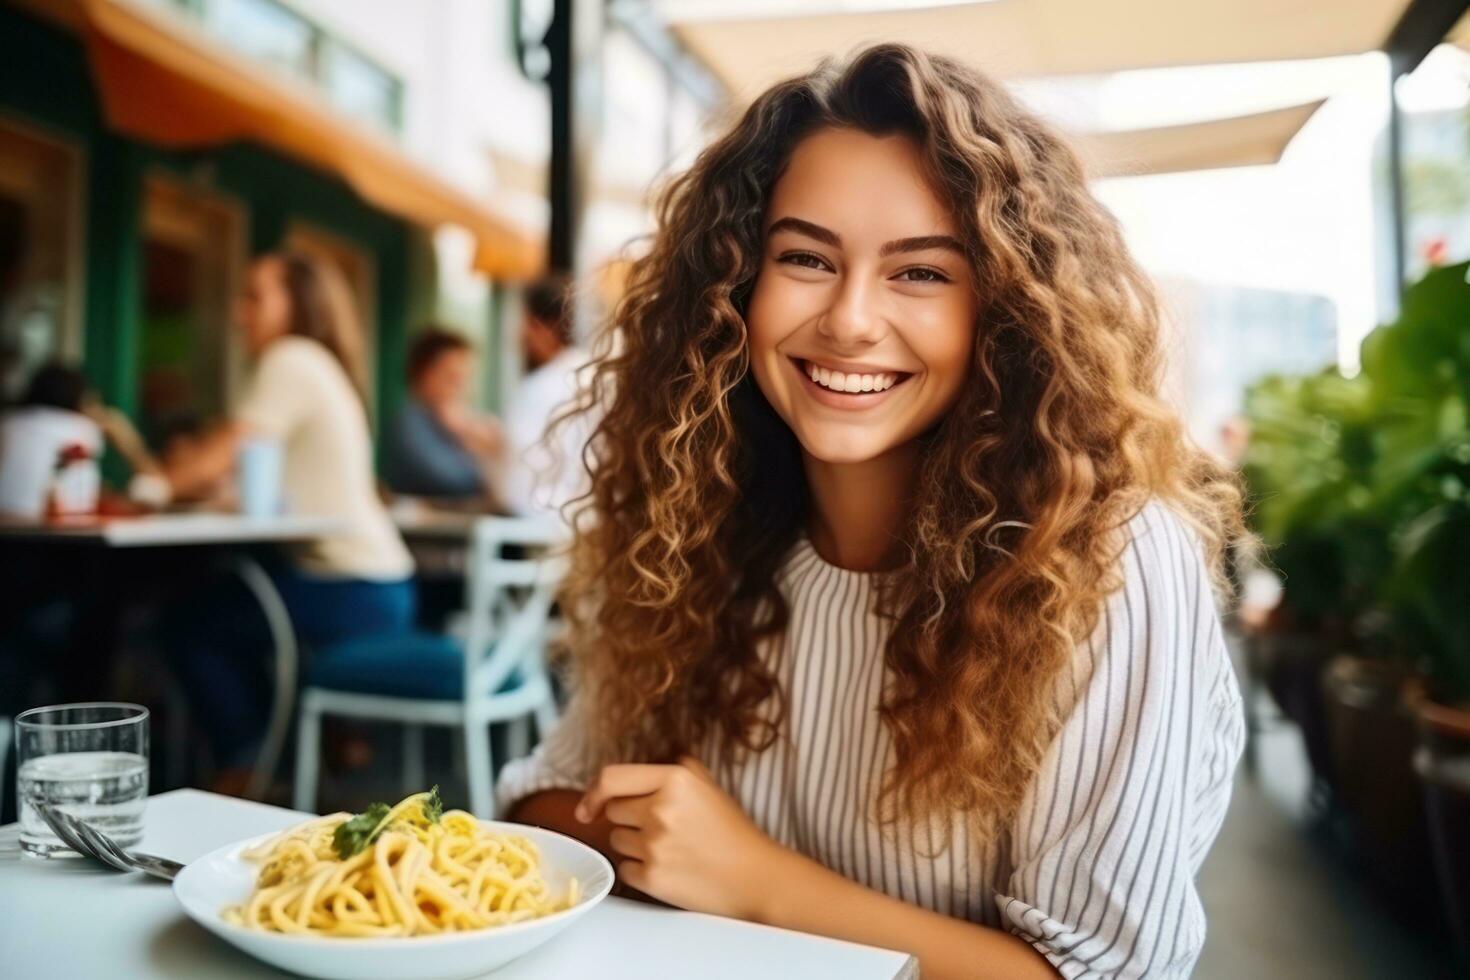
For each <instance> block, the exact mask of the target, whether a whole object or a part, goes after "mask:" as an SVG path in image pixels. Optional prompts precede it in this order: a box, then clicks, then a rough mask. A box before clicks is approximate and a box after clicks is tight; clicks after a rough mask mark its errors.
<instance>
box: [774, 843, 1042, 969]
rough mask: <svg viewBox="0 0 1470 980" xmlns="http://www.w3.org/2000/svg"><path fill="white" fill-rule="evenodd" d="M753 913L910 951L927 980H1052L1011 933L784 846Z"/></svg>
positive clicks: (784, 923)
mask: <svg viewBox="0 0 1470 980" xmlns="http://www.w3.org/2000/svg"><path fill="white" fill-rule="evenodd" d="M769 872H770V879H769V887H768V888H767V889H766V890H765V898H764V899H763V901H762V903H761V904H760V905H759V906H758V907H757V908H756V909H754V910H753V915H752V918H754V919H755V920H756V921H759V922H763V923H765V924H767V925H773V926H780V927H781V928H783V929H794V930H796V931H798V932H807V933H815V934H817V935H822V936H830V937H832V938H833V939H846V940H848V941H849V942H856V943H864V944H867V945H869V946H879V947H882V948H884V949H896V950H901V951H903V952H908V953H912V954H913V955H915V956H917V957H918V958H919V973H920V975H921V976H923V977H925V978H926V980H959V978H965V980H989V978H995V980H1002V978H1004V980H1028V978H1035V980H1055V978H1056V977H1057V976H1058V974H1057V972H1056V970H1055V969H1053V967H1052V965H1051V963H1050V962H1048V961H1047V959H1046V958H1045V957H1043V956H1042V955H1041V954H1040V953H1038V952H1037V951H1036V950H1035V949H1033V948H1032V947H1031V945H1030V944H1028V943H1026V942H1025V941H1024V940H1021V939H1019V938H1017V937H1015V936H1013V935H1011V934H1010V933H1007V932H1002V931H1001V930H999V929H991V928H988V927H986V926H981V925H976V924H974V923H971V922H964V921H962V920H960V919H954V918H951V917H949V916H947V915H941V914H940V913H938V912H931V911H929V910H928V909H921V908H919V907H918V906H916V905H910V904H909V903H907V902H904V901H901V900H899V899H896V898H893V897H891V896H888V895H885V894H883V893H882V892H877V891H874V890H873V889H871V888H866V887H864V886H862V885H860V884H858V883H857V882H855V881H852V880H850V879H848V878H844V877H843V876H842V875H840V874H838V873H837V872H835V871H832V870H830V869H829V868H827V867H824V866H823V865H821V864H819V863H817V862H816V861H813V860H811V859H810V858H807V857H804V856H802V855H800V854H797V853H796V852H795V851H791V850H786V849H782V850H781V852H780V855H779V856H778V857H777V858H776V859H775V862H774V864H773V865H772V866H771V867H770V868H769Z"/></svg>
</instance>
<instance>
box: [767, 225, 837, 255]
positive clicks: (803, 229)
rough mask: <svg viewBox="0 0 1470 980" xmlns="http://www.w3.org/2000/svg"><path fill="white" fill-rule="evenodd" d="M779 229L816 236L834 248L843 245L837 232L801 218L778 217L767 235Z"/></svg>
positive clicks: (768, 229)
mask: <svg viewBox="0 0 1470 980" xmlns="http://www.w3.org/2000/svg"><path fill="white" fill-rule="evenodd" d="M778 231H794V232H796V233H797V234H798V235H805V236H806V237H808V238H815V239H816V240H817V241H819V242H821V243H822V244H823V245H831V246H832V247H833V248H841V247H842V239H841V238H840V237H839V236H838V234H837V232H835V231H832V230H831V229H829V228H823V227H822V226H821V225H818V224H813V223H812V222H810V221H805V220H803V219H801V218H777V219H776V220H775V221H773V222H771V227H769V228H767V229H766V236H767V237H770V236H771V235H774V234H775V233H776V232H778Z"/></svg>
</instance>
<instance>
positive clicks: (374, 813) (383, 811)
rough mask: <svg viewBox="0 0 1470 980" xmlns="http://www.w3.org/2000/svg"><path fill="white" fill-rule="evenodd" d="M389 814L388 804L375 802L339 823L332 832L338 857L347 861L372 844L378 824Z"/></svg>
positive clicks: (333, 844) (333, 843)
mask: <svg viewBox="0 0 1470 980" xmlns="http://www.w3.org/2000/svg"><path fill="white" fill-rule="evenodd" d="M387 815H388V804H386V803H374V804H372V805H371V806H369V807H368V808H367V809H366V810H364V811H363V812H362V813H359V814H358V815H357V816H355V817H353V818H352V819H351V820H344V821H343V822H342V823H340V824H338V825H337V829H336V831H334V832H333V834H332V847H333V848H335V849H336V851H337V857H339V858H341V859H342V860H344V861H345V860H347V859H348V858H350V857H352V856H353V855H354V854H358V853H360V852H361V851H362V850H363V849H364V848H366V847H367V846H368V845H369V844H371V843H372V842H373V838H374V837H376V836H377V831H378V825H379V824H381V823H382V822H383V818H384V817H386V816H387Z"/></svg>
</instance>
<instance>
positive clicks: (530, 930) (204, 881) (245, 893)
mask: <svg viewBox="0 0 1470 980" xmlns="http://www.w3.org/2000/svg"><path fill="white" fill-rule="evenodd" d="M481 823H482V824H483V825H484V826H486V827H488V828H490V829H492V830H495V831H499V832H501V833H507V834H520V835H522V836H524V837H528V838H530V839H531V840H532V841H533V842H535V844H536V846H537V847H539V848H540V849H541V874H542V876H543V877H544V878H545V879H546V883H547V885H549V886H550V887H551V890H552V892H553V893H558V892H561V891H563V890H565V888H566V887H567V879H568V878H576V879H577V885H578V888H579V891H580V894H581V899H580V901H578V902H577V904H576V905H574V906H572V907H571V908H569V909H564V910H562V911H561V912H557V913H554V914H552V915H548V916H546V917H544V918H540V919H531V920H529V921H527V922H515V923H511V924H510V925H504V926H491V927H490V928H488V929H478V930H475V931H473V932H459V933H453V934H451V935H445V936H407V937H402V938H394V937H383V938H379V937H368V938H348V937H337V938H330V937H326V936H288V935H282V934H280V933H274V932H261V931H258V930H255V929H246V928H244V927H243V926H236V925H231V924H230V923H228V922H226V921H225V920H224V919H222V918H220V913H221V912H222V911H223V910H224V909H225V908H227V907H228V906H231V905H239V904H240V903H242V902H244V901H245V899H246V898H248V897H249V895H250V893H251V891H252V890H253V889H254V887H255V879H256V875H257V874H258V873H259V871H260V866H259V865H258V864H255V863H253V862H250V861H246V860H245V859H244V858H242V857H241V856H240V855H241V853H242V852H243V851H245V849H246V848H249V847H253V846H254V845H256V844H258V843H260V842H262V841H266V840H269V839H270V838H272V837H274V836H276V835H275V834H261V835H260V836H259V837H252V838H251V839H249V840H243V841H238V842H236V843H234V844H227V845H225V846H224V847H221V848H220V849H219V850H217V851H213V852H211V853H209V854H206V855H205V856H204V857H202V858H200V859H199V860H197V861H194V862H191V863H190V864H189V866H188V867H186V868H185V869H184V870H183V871H181V872H179V876H178V877H177V878H176V879H174V896H175V897H177V898H178V900H179V904H180V905H182V906H183V907H184V911H185V912H186V913H187V914H188V916H189V918H191V919H193V920H194V921H195V922H197V923H199V924H200V925H201V926H203V927H204V928H206V929H208V930H209V931H210V932H212V933H214V934H215V935H216V936H219V937H220V938H222V939H224V940H225V941H226V942H229V943H231V944H232V945H234V946H238V947H239V948H240V949H243V950H244V951H245V952H247V953H249V954H250V955H251V956H254V957H256V958H257V959H261V960H264V961H265V962H267V963H270V964H271V965H273V966H278V967H280V968H281V969H283V970H290V971H291V972H292V973H299V974H301V975H302V976H307V977H321V978H323V980H403V978H405V977H412V978H415V980H462V978H465V977H474V976H479V975H480V974H482V973H486V972H488V971H490V970H493V969H495V968H496V967H499V966H504V965H505V964H506V963H509V962H510V961H511V960H513V959H515V958H516V957H518V956H521V955H523V954H525V953H528V952H530V951H531V950H533V949H535V948H536V947H537V946H540V945H541V944H542V943H544V942H546V941H547V940H548V939H550V938H551V937H552V936H555V935H556V934H557V933H559V932H561V931H562V930H563V929H565V928H566V927H567V926H569V925H571V924H572V923H573V922H575V921H577V919H579V918H581V917H582V916H583V915H586V914H587V912H588V911H589V910H591V908H592V907H593V906H594V905H596V904H597V903H598V902H600V901H602V900H603V899H604V898H606V897H607V893H608V892H609V891H611V890H612V886H613V869H612V865H611V864H609V863H608V861H607V858H605V857H603V856H602V855H601V854H599V853H598V852H597V851H595V850H593V849H592V848H590V847H588V846H587V845H586V844H583V843H581V842H580V841H575V840H573V839H572V838H570V837H567V836H565V835H563V834H558V833H556V832H554V831H550V830H542V829H541V828H539V827H527V826H523V825H521V824H512V823H497V822H494V821H481Z"/></svg>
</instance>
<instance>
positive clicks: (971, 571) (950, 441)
mask: <svg viewBox="0 0 1470 980" xmlns="http://www.w3.org/2000/svg"><path fill="white" fill-rule="evenodd" d="M660 218H661V221H660V231H659V234H658V236H657V239H656V241H655V243H654V247H653V249H652V251H651V252H650V254H649V255H648V256H647V257H646V258H644V259H643V260H641V261H640V262H639V263H637V265H636V266H635V268H634V270H633V273H632V277H631V285H630V288H629V291H628V294H627V296H626V298H625V299H624V301H623V302H622V304H621V305H620V306H619V308H618V310H617V311H616V314H615V316H614V320H613V328H614V330H613V332H612V333H611V334H610V335H609V337H608V338H607V340H606V344H605V348H604V353H603V356H602V358H601V359H600V361H599V367H598V373H597V377H596V382H595V385H594V389H593V391H592V392H591V393H590V394H589V403H593V402H596V403H599V404H604V405H606V414H605V415H604V416H603V418H602V420H601V422H600V425H599V427H598V429H597V434H596V436H595V438H594V440H593V442H592V444H591V447H590V449H589V457H588V461H589V468H590V469H591V471H592V491H591V494H590V495H589V497H588V498H587V500H586V502H585V506H584V508H583V509H582V510H581V512H580V514H579V516H578V521H577V523H578V535H577V540H576V545H575V549H574V555H573V572H572V575H571V577H570V580H569V582H568V585H567V589H566V592H565V596H564V603H563V605H564V608H565V609H566V610H567V613H568V618H569V620H570V625H571V632H570V636H571V640H570V643H571V648H572V654H573V657H572V664H573V668H574V682H575V687H574V690H575V694H574V697H573V702H572V704H571V706H570V708H569V710H568V713H567V716H566V718H565V720H564V721H563V722H562V724H561V725H560V726H559V727H558V728H557V729H556V730H555V731H554V732H552V733H551V734H550V736H549V737H548V739H547V740H546V741H545V742H544V743H543V744H542V746H541V747H540V748H538V750H537V751H536V753H535V754H534V755H533V756H532V757H531V758H529V759H526V760H522V761H519V762H517V763H514V764H512V765H510V766H509V767H507V769H506V771H505V772H504V774H503V776H502V778H501V782H500V786H499V791H500V798H501V801H502V804H504V805H506V806H507V807H509V808H510V812H511V814H512V816H513V817H514V818H516V819H521V820H526V821H529V822H533V823H540V824H543V825H545V826H549V827H552V828H555V829H558V830H563V831H565V832H568V833H571V834H574V835H576V836H579V837H582V838H583V839H586V840H589V841H591V842H593V843H595V844H597V845H598V846H601V847H603V848H605V849H607V850H608V851H609V853H610V854H612V855H613V856H614V858H615V859H616V860H617V861H618V868H619V874H620V876H621V877H622V879H623V880H624V881H625V882H626V883H627V884H629V885H631V886H633V887H635V888H637V889H640V890H642V891H644V892H646V893H648V894H650V895H652V896H653V897H655V898H658V899H661V900H663V901H666V902H670V903H673V904H675V905H680V906H683V907H686V908H692V909H698V910H702V911H710V912H718V913H723V914H728V915H737V916H742V917H745V918H749V919H753V920H758V921H764V922H769V923H774V924H776V925H781V926H786V927H789V928H794V929H800V930H805V931H809V932H817V933H823V934H826V935H830V936H835V937H839V938H845V939H851V940H855V941H859V942H866V943H871V944H874V945H879V946H887V947H891V948H895V949H905V950H909V951H911V952H913V953H915V954H917V955H918V956H919V958H920V961H921V964H922V970H923V973H924V975H925V976H926V977H940V978H945V977H1008V978H1009V977H1025V976H1052V975H1055V974H1057V973H1060V974H1062V975H1065V976H1080V975H1084V974H1085V975H1087V976H1170V977H1173V976H1181V977H1182V976H1185V975H1187V974H1188V973H1189V971H1190V969H1191V967H1192V965H1193V963H1194V961H1195V959H1196V958H1197V956H1198V954H1199V951H1200V946H1201V944H1202V942H1203V938H1204V915H1203V912H1202V910H1201V907H1200V903H1199V899H1198V896H1197V894H1196V891H1195V888H1194V883H1193V878H1194V875H1195V873H1196V871H1197V870H1198V868H1199V866H1200V863H1201V861H1202V860H1203V858H1204V854H1205V852H1206V851H1207V849H1208V848H1209V846H1210V844H1211V842H1212V841H1213V839H1214V837H1215V834H1216V832H1217V831H1218V829H1219V826H1220V823H1221V821H1222V820H1223V817H1224V812H1225V807H1226V804H1227V802H1228V799H1229V790H1230V779H1231V774H1232V772H1233V770H1234V767H1235V763H1236V760H1237V759H1238V757H1239V754H1240V750H1241V745H1242V732H1243V725H1242V717H1241V711H1240V696H1239V693H1238V690H1237V687H1236V683H1235V679H1234V676H1233V674H1232V673H1231V669H1230V665H1229V661H1228V659H1227V657H1226V654H1225V650H1224V646H1223V643H1222V641H1221V636H1220V629H1219V621H1218V615H1217V612H1216V607H1215V602H1214V597H1213V593H1212V589H1211V586H1212V583H1214V582H1215V581H1216V580H1217V579H1218V574H1217V573H1218V570H1219V565H1220V559H1221V555H1222V553H1223V551H1224V549H1225V548H1226V547H1227V546H1228V544H1229V542H1230V541H1231V539H1232V538H1233V537H1234V536H1235V535H1236V534H1237V533H1238V532H1239V528H1240V517H1239V495H1238V492H1237V490H1236V488H1235V485H1234V484H1233V482H1232V481H1231V479H1230V478H1229V477H1228V476H1227V475H1226V474H1225V473H1223V472H1222V471H1221V470H1220V469H1218V468H1217V467H1216V465H1215V464H1214V463H1212V462H1211V461H1210V460H1209V459H1208V458H1207V457H1206V456H1205V455H1203V454H1202V453H1200V452H1199V451H1197V450H1196V449H1194V448H1192V447H1191V446H1190V445H1189V444H1188V443H1187V441H1186V440H1185V438H1184V436H1183V434H1182V429H1181V426H1180V424H1179V422H1178V421H1177V419H1176V418H1175V417H1174V416H1173V414H1172V413H1171V412H1170V411H1169V410H1168V409H1167V408H1166V407H1165V406H1164V405H1163V404H1162V403H1161V402H1160V400H1159V399H1158V397H1157V395H1156V387H1157V384H1158V380H1159V379H1158V375H1159V370H1160V347H1159V327H1158V316H1157V313H1156V309H1155V303H1154V299H1153V295H1152V292H1151V289H1150V287H1149V285H1148V282H1147V280H1146V278H1145V277H1144V276H1143V274H1142V273H1141V272H1140V271H1139V270H1138V268H1137V267H1136V266H1135V265H1134V263H1133V261H1132V259H1131V258H1130V257H1129V255H1128V254H1127V251H1126V249H1125V247H1124V245H1123V242H1122V239H1121V236H1120V235H1119V232H1118V230H1117V228H1116V225H1115V223H1114V222H1113V220H1112V219H1111V217H1110V216H1109V215H1108V214H1107V213H1106V212H1105V211H1104V210H1103V209H1102V208H1101V207H1100V206H1099V205H1098V204H1097V203H1096V202H1095V201H1094V200H1093V199H1092V197H1091V196H1090V195H1089V193H1088V190H1087V185H1086V180H1085V177H1084V175H1083V172H1082V168H1081V166H1080V165H1079V163H1078V161H1077V158H1076V156H1075V155H1074V153H1073V152H1072V151H1071V150H1070V149H1069V148H1068V147H1067V146H1066V145H1065V143H1063V142H1062V141H1061V140H1060V139H1059V138H1058V137H1057V136H1055V135H1054V134H1053V133H1052V132H1051V131H1050V130H1049V129H1047V128H1046V127H1045V126H1044V125H1043V124H1042V123H1040V122H1039V121H1038V120H1037V119H1036V118H1035V117H1033V116H1032V115H1030V114H1029V113H1027V112H1026V111H1024V110H1023V109H1021V108H1020V107H1019V106H1018V105H1017V104H1016V103H1015V102H1014V101H1013V100H1012V99H1011V98H1010V97H1009V96H1008V95H1007V94H1006V93H1005V92H1004V90H1003V89H1002V88H1001V87H999V86H998V85H996V84H995V83H993V82H991V81H989V80H987V79H985V78H983V77H981V76H979V75H977V74H975V73H973V72H971V71H970V70H968V69H966V68H964V67H962V66H960V65H958V64H956V63H954V62H951V61H948V60H945V59H942V58H932V57H928V56H926V55H924V54H922V53H920V52H917V51H914V50H912V49H909V48H905V47H901V46H895V45H883V46H879V47H875V48H871V49H869V50H867V51H865V52H862V53H861V54H859V55H857V56H856V57H855V58H854V59H853V60H851V61H850V62H848V63H847V64H845V65H825V66H823V67H821V68H819V69H817V70H816V71H814V72H812V73H811V74H809V75H807V76H804V77H800V78H796V79H792V80H790V81H787V82H784V83H782V84H780V85H777V86H775V87H774V88H772V89H771V90H770V91H768V92H767V93H765V94H764V95H763V96H761V97H760V98H759V99H757V100H756V102H755V103H754V104H753V105H752V106H751V107H750V109H749V110H747V111H746V113H745V114H744V116H743V118H742V119H741V120H740V121H739V123H738V124H737V125H736V126H735V127H734V129H733V130H732V131H731V132H730V133H728V134H727V135H726V136H724V137H723V138H722V139H720V140H718V141H716V142H715V143H714V144H713V145H712V146H710V147H709V148H708V149H707V150H706V151H705V152H704V153H703V154H702V155H701V156H700V158H699V160H698V161H697V162H696V163H695V165H694V167H693V168H692V169H691V170H690V171H689V172H688V173H686V174H684V175H683V176H682V177H680V178H679V179H678V180H676V181H675V182H674V184H673V185H672V187H671V188H670V189H669V191H668V192H667V194H666V195H665V197H664V198H663V201H662V205H661V209H660Z"/></svg>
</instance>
